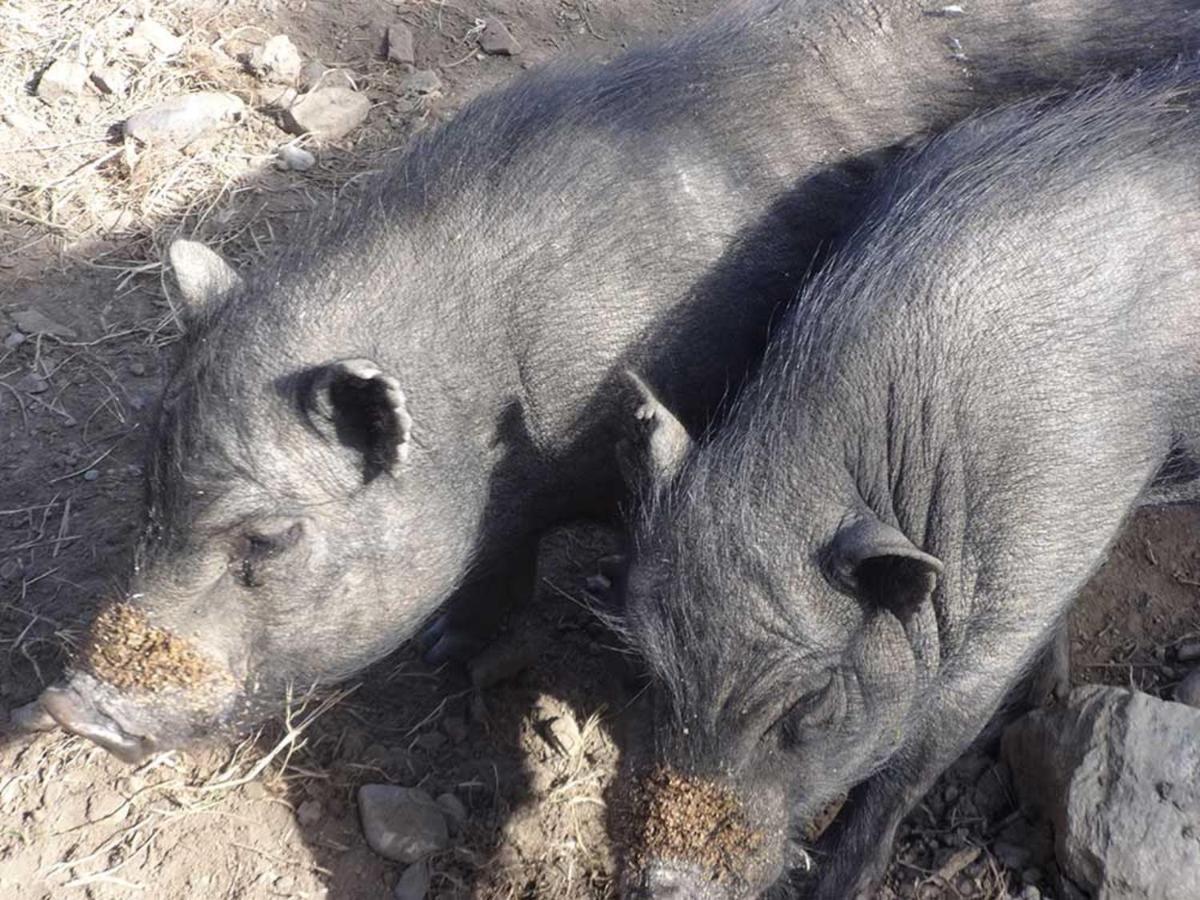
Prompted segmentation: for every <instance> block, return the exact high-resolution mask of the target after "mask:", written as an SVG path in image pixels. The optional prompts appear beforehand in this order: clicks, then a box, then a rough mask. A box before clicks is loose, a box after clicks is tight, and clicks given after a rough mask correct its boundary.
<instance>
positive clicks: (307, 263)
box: [43, 0, 1200, 760]
mask: <svg viewBox="0 0 1200 900" xmlns="http://www.w3.org/2000/svg"><path fill="white" fill-rule="evenodd" d="M1193 5H1194V4H1193V2H1183V0H1101V2H1096V0H1005V2H991V3H986V4H984V3H980V4H971V5H967V6H966V7H964V8H959V7H957V6H955V7H950V6H948V7H945V8H944V9H942V8H934V9H932V10H930V8H929V4H927V3H925V2H915V0H876V2H866V0H831V2H804V0H774V2H769V0H758V2H737V3H734V4H732V5H731V6H730V8H729V9H728V10H726V11H725V12H723V13H722V14H720V15H717V16H716V17H715V18H713V19H711V20H709V21H707V22H706V23H704V24H702V25H700V26H699V27H697V28H696V29H694V30H692V31H690V32H689V33H687V34H685V35H683V36H681V37H679V38H677V39H675V40H672V41H669V42H667V43H665V44H662V45H660V46H656V47H651V48H648V49H644V50H638V51H634V52H630V53H628V54H626V55H624V56H622V57H621V58H619V59H617V60H615V61H614V62H612V63H611V64H609V65H606V66H582V65H576V64H565V65H561V66H558V67H554V68H550V69H548V70H547V71H544V72H541V73H535V74H531V75H529V76H528V77H524V78H522V79H520V80H518V81H516V82H515V83H513V84H512V85H511V86H509V87H507V88H505V89H503V90H501V91H499V92H497V93H493V94H491V95H489V96H486V97H483V98H481V99H479V100H477V101H476V102H474V103H471V104H470V105H469V106H467V107H466V108H465V109H464V110H463V111H462V112H461V113H460V114H459V115H458V116H457V118H456V119H454V120H453V121H452V122H450V123H449V124H447V125H446V126H445V127H442V128H440V129H437V130H435V131H433V132H431V133H428V134H427V135H425V136H423V137H421V138H419V139H418V140H417V141H416V142H415V143H414V145H413V146H412V148H411V150H410V151H409V152H407V153H406V154H405V156H404V157H403V158H402V159H401V160H400V161H399V162H398V163H397V164H396V165H394V166H393V167H392V168H391V169H390V170H389V171H387V172H385V173H383V174H382V175H381V176H380V177H379V178H378V179H376V180H374V181H373V182H371V183H370V184H369V185H368V187H367V188H366V189H365V191H363V192H362V195H361V197H359V198H358V199H354V200H349V199H344V200H343V201H342V202H341V203H340V204H339V206H338V207H337V208H336V209H335V210H333V211H332V212H329V211H326V212H323V213H319V214H315V215H314V216H313V217H312V218H311V220H310V222H309V224H308V226H307V227H306V228H304V227H301V228H298V229H297V231H298V233H297V234H296V235H294V237H293V238H292V239H291V243H290V245H289V246H288V247H287V248H286V249H285V250H284V251H283V252H282V254H281V257H280V258H279V259H278V260H276V261H274V262H272V263H270V264H268V265H265V266H264V267H263V268H261V269H260V270H258V271H255V272H251V273H248V274H247V275H245V276H243V275H241V274H239V273H235V272H234V271H233V270H232V269H231V268H230V267H229V266H228V265H227V264H226V263H225V262H224V261H222V260H221V259H220V258H218V257H217V256H216V255H214V254H213V253H211V252H208V251H207V250H205V249H204V248H203V247H201V246H199V245H196V244H192V243H181V244H176V245H175V246H174V247H173V248H172V249H171V252H170V262H171V264H172V265H173V267H174V271H175V275H176V278H177V280H178V283H179V287H180V288H181V290H182V293H183V295H184V296H185V297H186V298H188V299H189V300H190V301H191V303H192V306H193V307H194V309H193V312H192V313H191V315H190V321H189V322H188V329H187V337H186V341H185V342H184V344H183V345H182V348H181V353H180V358H179V360H178V363H177V366H176V368H175V370H174V374H173V375H172V376H171V378H170V380H169V383H168V385H167V387H166V392H165V396H164V398H163V402H162V410H161V417H160V420H159V424H158V428H157V433H156V437H155V439H154V444H153V449H152V458H151V462H150V465H149V466H147V472H148V476H149V478H148V480H149V484H148V515H147V525H146V529H145V532H144V534H143V537H142V539H141V541H140V544H139V550H138V554H137V567H136V570H135V571H134V573H133V577H132V580H131V584H130V586H129V592H128V595H127V596H126V597H124V598H122V599H121V601H120V602H119V603H117V604H116V605H115V606H113V607H111V608H110V609H108V610H106V611H105V612H104V613H103V614H102V615H101V616H100V618H99V619H98V621H97V624H96V626H95V627H94V628H93V629H92V633H91V636H90V638H89V639H88V640H87V642H86V644H85V646H84V648H83V651H82V653H81V655H80V658H79V660H78V664H77V667H76V671H75V673H74V675H73V677H72V678H71V680H70V681H69V682H68V683H67V684H66V685H64V686H60V687H56V688H53V689H51V690H49V691H48V692H46V693H45V694H44V698H43V702H44V705H45V707H46V708H47V709H48V710H49V712H50V713H51V714H52V715H53V716H54V717H55V718H56V719H57V720H58V721H59V722H60V723H62V724H63V725H64V726H65V727H66V728H68V729H70V730H72V731H74V732H77V733H79V734H83V735H86V736H88V737H90V738H92V739H94V740H95V741H97V742H98V743H100V744H102V745H103V746H105V747H107V748H109V749H110V750H112V751H114V752H115V753H117V754H119V755H121V756H122V757H124V758H126V759H130V760H136V759H139V758H141V757H143V756H144V755H145V754H147V753H149V752H151V751H153V750H155V749H161V748H165V747H171V746H175V745H178V744H180V743H182V742H186V741H187V740H189V739H192V738H195V737H197V736H203V735H207V734H212V733H219V732H221V731H223V730H224V729H226V728H228V729H235V728H238V727H239V726H242V725H244V724H246V723H249V722H253V721H255V720H256V719H258V718H260V717H262V716H263V715H265V714H267V713H269V712H270V711H272V710H274V709H275V708H276V707H277V705H278V703H279V699H280V697H281V696H282V695H283V692H284V690H285V689H286V687H287V686H288V685H289V684H292V683H296V684H298V685H301V686H303V685H306V684H309V683H312V682H318V681H330V680H333V679H338V678H342V677H344V676H347V675H350V674H351V673H353V672H355V671H357V670H359V669H361V668H362V667H364V666H365V665H366V664H368V663H370V662H371V661H373V660H375V659H377V658H379V657H380V656H382V655H384V654H386V653H388V652H389V651H390V650H392V649H393V648H395V647H396V646H397V645H398V644H399V643H401V642H402V641H404V640H405V639H407V638H409V637H411V636H412V635H413V634H414V632H415V631H416V630H417V629H418V627H419V626H420V625H421V623H422V622H423V621H425V620H426V619H427V618H428V617H429V616H430V615H431V614H432V613H434V612H435V611H436V610H437V609H438V608H439V607H440V606H442V605H443V604H444V603H445V602H446V601H448V600H451V601H452V602H451V603H450V604H449V607H448V609H449V612H448V613H447V617H446V618H445V619H443V620H441V622H440V623H439V625H438V626H437V627H435V629H434V632H435V633H440V634H441V638H440V639H439V640H438V642H437V643H436V644H435V645H434V646H433V648H432V650H431V656H432V657H433V658H434V659H441V658H445V657H446V656H448V655H450V654H451V653H453V652H454V651H456V650H461V649H463V648H464V647H466V646H468V645H469V644H470V643H471V641H470V637H471V636H470V634H469V632H468V631H467V630H465V629H464V627H463V626H469V625H471V624H477V625H480V626H485V625H487V624H488V623H489V621H490V620H492V619H494V618H495V613H496V611H497V610H499V609H501V608H502V607H503V605H504V603H503V601H504V598H505V597H506V596H508V595H511V594H513V593H515V592H519V591H520V590H522V589H523V588H522V586H523V585H524V586H527V585H528V583H529V580H530V578H529V575H530V572H531V571H532V565H533V560H534V555H535V549H536V538H537V535H538V534H539V533H540V532H541V531H543V530H544V529H546V528H547V527H548V526H550V525H552V524H555V523H558V522H561V521H563V520H565V519H570V518H576V517H580V516H585V515H602V514H609V513H611V512H612V511H613V510H614V508H615V506H616V502H617V501H618V500H619V499H620V497H621V491H620V475H619V472H618V470H617V466H616V463H615V461H614V459H613V455H612V452H611V447H612V442H613V441H614V440H615V439H616V437H617V435H618V433H619V423H620V422H621V420H622V414H621V410H622V406H621V404H620V403H619V402H615V400H614V390H613V387H614V384H615V383H616V382H617V381H619V377H620V376H619V372H620V371H621V370H622V369H623V368H624V367H626V366H636V367H637V368H638V369H639V370H641V371H643V372H645V373H646V374H647V376H648V377H650V378H652V379H653V380H654V383H655V384H656V385H657V386H658V387H659V389H660V390H662V391H663V392H664V394H665V396H668V397H675V398H678V401H679V402H678V411H679V414H680V415H681V416H682V417H683V418H684V420H685V421H686V422H687V423H688V424H689V425H690V426H692V427H701V426H703V425H704V424H705V423H707V422H708V421H709V420H710V419H711V418H712V417H713V415H714V412H715V411H716V410H717V409H718V407H719V405H720V403H721V400H722V397H723V396H724V395H725V393H726V391H727V389H728V388H729V386H730V385H731V383H735V382H737V381H739V380H740V379H741V377H742V376H743V374H744V373H745V371H746V370H747V369H748V368H749V367H750V366H751V364H752V361H753V360H754V359H756V358H757V356H758V354H759V353H760V352H761V348H762V346H763V345H764V343H765V338H766V335H767V331H768V328H769V325H770V322H771V319H772V316H773V314H774V313H775V311H776V309H777V307H778V306H779V304H780V303H781V302H782V301H784V300H787V299H789V298H791V297H793V296H794V292H795V290H796V288H797V286H798V284H799V283H800V281H801V276H802V275H803V273H805V272H806V271H808V270H809V268H810V266H811V265H812V264H813V260H814V256H815V254H816V252H817V250H818V248H819V247H821V246H823V245H825V244H827V242H829V241H830V240H831V239H832V238H833V237H834V236H835V235H837V234H838V233H839V232H840V231H841V230H842V229H843V228H844V227H845V226H846V225H847V224H848V223H850V222H852V221H854V214H855V209H856V206H857V197H858V196H860V191H861V187H862V184H863V182H864V181H865V179H863V177H862V176H863V174H864V172H866V171H867V170H869V169H870V167H871V165H872V164H873V159H874V158H875V156H877V155H879V154H878V152H877V151H881V150H884V149H886V148H887V147H888V146H889V145H891V144H893V143H894V142H896V141H898V140H900V139H902V138H904V137H905V136H907V135H909V134H912V133H914V132H922V131H926V130H930V129H937V128H939V127H941V126H944V125H946V124H949V123H950V121H952V120H956V119H958V118H961V116H962V115H964V114H965V113H967V112H968V111H970V110H972V109H975V108H977V107H979V106H980V105H981V104H987V103H994V102H995V101H997V100H998V99H999V98H1001V97H1007V96H1010V95H1012V94H1014V93H1016V92H1019V91H1024V90H1028V89H1029V88H1031V87H1036V86H1039V85H1047V84H1056V83H1059V82H1062V81H1064V80H1077V79H1080V78H1082V77H1083V76H1085V75H1086V74H1087V73H1088V72H1090V71H1092V70H1095V69H1097V68H1106V67H1122V68H1128V67H1131V66H1133V65H1136V64H1141V63H1142V62H1144V61H1145V60H1146V59H1147V58H1148V57H1151V56H1153V57H1162V56H1169V55H1171V54H1174V53H1177V52H1180V51H1182V50H1185V49H1187V48H1190V47H1192V46H1194V44H1195V43H1196V37H1197V33H1198V32H1200V20H1198V19H1197V17H1196V16H1194V15H1192V14H1191V10H1192V8H1193ZM935 7H936V4H935ZM964 10H965V11H964ZM483 630H486V629H483Z"/></svg>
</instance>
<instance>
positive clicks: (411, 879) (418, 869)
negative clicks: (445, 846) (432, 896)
mask: <svg viewBox="0 0 1200 900" xmlns="http://www.w3.org/2000/svg"><path fill="white" fill-rule="evenodd" d="M428 893H429V865H428V863H425V862H419V863H414V864H413V865H411V866H409V867H408V868H407V869H405V870H404V872H403V873H402V874H401V875H400V878H399V880H398V881H397V882H396V887H395V888H393V889H392V896H393V897H394V898H395V900H425V895H426V894H428Z"/></svg>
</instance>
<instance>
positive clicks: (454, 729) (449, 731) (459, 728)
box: [442, 716, 467, 744]
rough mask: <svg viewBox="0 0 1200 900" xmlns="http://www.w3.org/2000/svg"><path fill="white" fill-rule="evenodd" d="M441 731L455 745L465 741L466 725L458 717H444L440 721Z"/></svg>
mask: <svg viewBox="0 0 1200 900" xmlns="http://www.w3.org/2000/svg"><path fill="white" fill-rule="evenodd" d="M442 731H444V732H446V737H448V738H450V740H452V741H454V743H456V744H461V743H462V742H463V741H465V740H466V739H467V723H466V722H464V721H463V720H462V719H460V718H459V717H458V716H446V718H444V719H442Z"/></svg>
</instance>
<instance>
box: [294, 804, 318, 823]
mask: <svg viewBox="0 0 1200 900" xmlns="http://www.w3.org/2000/svg"><path fill="white" fill-rule="evenodd" d="M322 812H323V810H322V809H321V802H320V801H319V800H305V801H304V802H303V803H301V804H300V806H299V807H297V808H296V820H297V821H298V822H299V823H300V824H301V825H316V824H317V823H318V822H320V821H321V813H322Z"/></svg>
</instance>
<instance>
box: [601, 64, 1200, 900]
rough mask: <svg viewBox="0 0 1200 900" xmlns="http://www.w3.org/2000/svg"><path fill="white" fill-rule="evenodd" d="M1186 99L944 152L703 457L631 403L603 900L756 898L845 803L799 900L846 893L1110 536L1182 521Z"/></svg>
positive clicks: (878, 218) (1190, 361) (1032, 649)
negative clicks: (613, 770) (625, 844)
mask: <svg viewBox="0 0 1200 900" xmlns="http://www.w3.org/2000/svg"><path fill="white" fill-rule="evenodd" d="M1198 99H1200V67H1198V66H1197V65H1195V64H1194V63H1188V64H1186V65H1185V66H1183V67H1181V68H1177V69H1172V70H1169V71H1158V72H1153V71H1152V72H1150V73H1148V74H1142V75H1139V76H1137V77H1135V78H1133V79H1132V80H1129V81H1125V82H1116V83H1109V84H1108V85H1106V86H1103V87H1099V88H1096V89H1093V90H1090V91H1087V92H1084V93H1080V94H1078V95H1075V96H1071V97H1069V98H1066V99H1061V98H1060V99H1059V100H1057V101H1054V102H1050V101H1046V102H1041V103H1036V102H1033V103H1027V104H1025V105H1021V106H1018V107H1015V108H1012V109H1009V110H1006V111H1002V112H998V113H993V114H990V115H987V116H985V117H982V118H978V119H975V120H973V121H970V122H968V123H966V124H964V125H961V126H959V127H957V128H955V129H953V130H952V131H951V132H949V133H947V134H946V135H945V136H943V137H941V138H939V139H936V140H934V141H933V142H932V143H930V144H929V145H928V146H927V147H926V148H924V149H922V150H921V151H920V152H918V153H916V154H915V155H914V156H913V157H912V158H911V159H909V160H907V161H905V162H904V163H902V164H900V165H898V166H897V167H896V168H895V169H894V170H892V171H890V172H889V173H888V174H887V175H886V176H885V177H884V178H883V179H882V180H881V182H880V184H879V186H878V187H877V188H876V190H875V194H876V198H877V199H876V200H875V201H874V202H873V203H872V204H871V205H870V206H869V208H868V209H867V211H866V218H865V221H864V224H863V226H862V227H861V228H860V229H859V230H858V231H856V233H854V234H853V235H851V236H850V237H848V238H847V239H845V241H844V242H843V243H842V245H841V246H840V249H838V250H837V251H836V253H835V255H834V258H833V260H832V262H831V263H830V264H829V265H828V266H827V267H826V268H824V269H823V270H822V272H821V273H820V274H819V275H818V276H816V277H815V279H814V280H813V281H812V282H811V283H810V285H809V286H808V287H807V288H806V290H805V292H804V293H803V295H802V296H801V298H800V300H799V301H798V302H797V304H796V305H795V306H794V307H793V309H792V310H791V311H790V313H789V314H788V316H787V317H786V318H785V320H784V321H783V322H782V323H781V325H780V328H779V330H778V333H777V335H776V336H775V337H774V338H773V339H772V343H771V345H770V347H769V348H768V350H767V351H766V354H765V358H764V362H763V363H762V366H761V368H760V370H759V373H758V376H757V377H756V378H755V380H754V381H753V382H752V383H751V384H749V385H748V386H747V387H746V388H745V389H744V391H743V394H742V396H741V397H740V398H739V400H738V402H737V403H736V405H735V407H734V409H733V410H732V411H731V412H730V414H729V416H728V417H727V419H726V421H725V422H724V423H723V425H722V426H721V428H720V429H719V430H718V431H717V432H716V433H715V434H712V435H711V436H710V438H709V439H708V440H707V441H706V442H704V443H702V444H692V443H691V442H690V441H689V439H688V436H687V432H686V430H685V428H684V426H683V425H682V424H681V423H680V422H678V421H677V420H676V419H675V418H674V417H672V415H671V414H670V412H668V410H667V409H666V407H665V406H664V405H663V404H662V403H661V402H659V401H658V400H656V399H655V398H654V397H653V395H652V394H651V393H650V392H649V391H648V390H646V389H645V388H643V389H642V393H643V398H644V402H643V405H642V406H641V408H640V409H639V417H638V422H639V423H640V425H639V427H638V428H637V429H635V431H634V435H633V436H634V440H633V441H632V443H631V446H630V448H629V454H630V464H631V465H633V464H635V461H636V463H637V464H640V465H641V466H643V467H645V468H644V472H645V473H646V474H647V475H648V476H649V477H648V480H649V481H650V482H651V484H652V485H653V486H654V487H653V488H652V489H650V490H649V496H648V502H647V506H646V510H645V515H644V517H643V518H642V519H641V521H640V522H639V525H638V529H637V539H636V547H637V551H636V558H635V559H634V560H633V562H632V565H631V569H630V571H629V572H628V574H627V583H626V585H625V592H626V600H627V604H628V606H627V609H626V611H625V615H626V618H625V621H624V627H625V628H626V630H627V633H628V637H629V639H630V640H631V641H632V643H633V644H634V645H635V646H636V647H637V648H638V649H639V650H640V652H641V653H642V654H643V656H644V658H645V660H646V661H647V663H648V665H649V667H650V670H651V672H652V673H653V681H652V684H653V685H654V692H655V695H656V696H655V701H654V704H653V706H654V711H655V716H654V721H653V729H654V737H653V743H652V747H653V751H652V760H651V764H650V765H648V766H647V768H648V769H649V772H650V774H648V775H647V776H645V777H644V779H642V780H641V781H639V782H637V783H636V784H635V785H633V786H632V787H631V790H630V793H631V795H632V804H633V808H634V811H635V815H634V819H633V822H632V823H631V825H630V839H629V851H628V870H627V873H626V884H627V895H628V896H637V897H653V898H662V897H680V898H682V897H688V898H741V897H752V896H757V895H758V894H759V893H760V892H762V891H763V890H765V889H766V888H768V886H770V885H771V884H772V883H773V882H775V881H776V879H778V878H779V877H780V875H781V873H782V871H783V869H784V868H785V865H786V863H787V860H788V859H789V856H791V855H792V854H795V856H796V857H798V856H799V854H798V853H796V845H795V844H794V843H793V842H792V841H791V840H789V834H794V833H799V829H800V828H802V827H803V826H804V824H805V823H806V822H808V821H809V820H810V819H811V818H812V817H813V816H814V814H816V813H817V812H818V811H820V810H821V809H822V808H823V807H824V806H825V805H827V804H828V803H829V802H830V801H831V800H833V799H834V798H836V797H837V796H838V795H839V794H841V793H842V792H844V791H847V790H849V791H850V799H849V802H848V805H847V807H845V808H844V809H843V811H842V813H841V816H840V821H839V822H838V823H836V825H835V827H834V829H833V830H832V832H831V834H832V836H831V837H830V838H829V839H828V840H826V839H824V838H823V839H822V842H823V843H822V844H821V845H819V846H818V848H817V850H818V852H817V853H816V854H815V859H816V862H817V866H818V869H817V876H818V877H817V881H816V882H815V885H812V886H813V887H814V895H815V896H816V897H819V898H823V900H844V898H850V897H854V896H856V894H857V893H858V892H859V891H867V890H869V889H870V888H871V886H872V885H873V884H875V883H876V882H877V879H878V877H879V876H880V875H882V873H883V871H884V868H885V866H886V864H887V862H888V859H889V857H890V854H891V847H892V842H893V838H894V835H895V832H896V828H897V825H898V824H899V823H900V821H901V819H902V817H903V816H904V815H905V814H906V813H907V812H908V810H909V809H910V808H911V807H912V806H913V805H914V804H915V803H916V802H917V801H918V800H919V799H920V798H921V796H922V795H923V794H924V792H925V791H926V790H927V789H928V788H929V786H930V785H931V784H932V783H933V781H934V780H935V779H936V778H937V776H938V775H939V774H940V773H941V772H942V771H943V770H944V769H945V768H946V766H948V765H949V764H950V763H951V762H952V761H953V760H954V759H955V758H956V757H957V756H958V754H959V753H961V752H962V750H963V749H964V748H965V747H966V745H967V744H968V743H969V742H971V741H972V740H973V739H974V738H975V737H976V736H977V734H978V733H979V732H980V731H981V729H982V728H983V726H984V725H985V724H986V722H987V720H988V718H989V716H990V715H991V714H992V713H993V712H995V711H996V710H997V709H998V708H999V706H1000V704H1001V702H1002V700H1003V698H1004V697H1005V696H1006V692H1007V691H1008V690H1009V689H1010V688H1012V687H1013V686H1014V685H1015V683H1016V681H1017V679H1018V678H1019V676H1020V675H1021V674H1022V673H1023V672H1024V671H1026V670H1027V669H1028V668H1029V666H1030V664H1031V663H1032V662H1033V661H1034V660H1035V658H1036V656H1037V653H1038V651H1039V649H1040V648H1041V647H1043V646H1044V645H1045V643H1046V641H1047V640H1048V638H1049V636H1050V635H1051V634H1052V632H1053V630H1054V629H1055V627H1056V625H1057V624H1058V623H1059V622H1060V621H1061V620H1062V618H1063V617H1064V615H1065V613H1066V611H1067V609H1068V606H1069V604H1070V602H1071V600H1072V598H1073V597H1074V596H1075V594H1076V593H1077V591H1078V589H1079V588H1080V587H1081V586H1082V585H1083V584H1084V582H1085V581H1086V580H1087V579H1088V577H1089V576H1090V575H1091V574H1092V573H1093V572H1094V571H1095V570H1096V569H1097V567H1098V566H1099V565H1100V564H1101V563H1102V561H1103V560H1104V558H1105V556H1106V553H1107V551H1108V548H1109V546H1110V545H1111V544H1112V542H1113V540H1114V539H1115V537H1116V536H1117V534H1118V532H1119V530H1120V528H1121V525H1122V522H1123V521H1124V520H1125V518H1126V516H1128V515H1129V513H1130V512H1131V510H1132V509H1133V508H1134V507H1135V506H1136V505H1138V504H1139V503H1143V502H1147V501H1149V500H1154V501H1161V500H1166V499H1184V498H1186V497H1189V496H1195V495H1196V494H1197V492H1196V490H1195V488H1196V486H1197V481H1195V480H1189V478H1188V476H1189V475H1191V476H1194V475H1195V473H1196V471H1197V469H1196V467H1195V460H1196V459H1197V451H1200V305H1198V304H1197V297H1200V116H1198V115H1197V113H1196V108H1197V107H1196V103H1197V100H1198ZM680 823H682V824H680Z"/></svg>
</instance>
